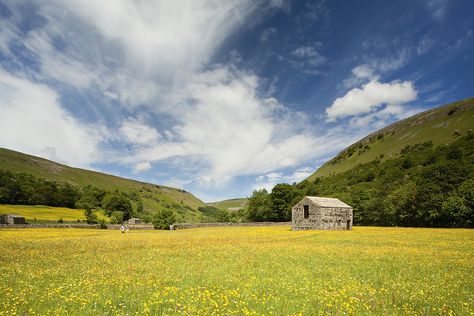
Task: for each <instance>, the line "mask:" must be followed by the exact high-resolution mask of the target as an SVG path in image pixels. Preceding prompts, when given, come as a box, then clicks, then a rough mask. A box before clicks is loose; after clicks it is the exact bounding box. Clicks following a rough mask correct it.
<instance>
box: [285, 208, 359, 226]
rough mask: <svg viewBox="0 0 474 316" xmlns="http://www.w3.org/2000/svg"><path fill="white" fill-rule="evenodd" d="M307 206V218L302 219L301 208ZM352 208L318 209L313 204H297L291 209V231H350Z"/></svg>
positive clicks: (302, 212)
mask: <svg viewBox="0 0 474 316" xmlns="http://www.w3.org/2000/svg"><path fill="white" fill-rule="evenodd" d="M304 205H309V218H307V219H305V218H304V211H303V206H304ZM352 223H353V219H352V208H342V207H341V208H339V207H319V206H317V205H315V204H314V203H307V202H305V201H303V203H301V202H300V203H298V204H297V205H295V206H294V207H293V209H292V229H293V230H310V229H320V230H351V229H352Z"/></svg>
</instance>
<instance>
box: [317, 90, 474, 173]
mask: <svg viewBox="0 0 474 316" xmlns="http://www.w3.org/2000/svg"><path fill="white" fill-rule="evenodd" d="M453 110H454V111H455V112H454V113H452V114H451V115H448V114H449V113H450V112H452V111H453ZM473 127H474V98H469V99H466V100H463V101H459V102H455V103H452V104H448V105H445V106H442V107H439V108H436V109H434V110H429V111H426V112H423V113H420V114H417V115H415V116H412V117H410V118H407V119H404V120H401V121H399V122H396V123H394V124H392V125H390V126H388V127H385V128H383V129H381V130H379V131H377V132H375V133H372V134H370V135H369V136H367V137H365V138H363V139H362V140H360V141H358V142H357V143H355V144H353V145H351V146H349V147H348V148H346V149H345V150H343V151H342V152H341V153H339V155H338V156H337V157H335V158H333V159H332V160H330V161H328V162H326V163H325V164H324V165H323V166H321V167H320V168H319V169H318V170H316V172H315V173H313V174H312V175H311V176H310V177H309V178H308V180H309V181H312V180H314V179H315V178H317V177H325V176H329V175H331V174H338V173H341V172H344V171H347V170H349V169H352V168H353V167H355V166H356V165H358V164H362V163H367V162H370V161H373V160H375V159H376V158H377V157H379V155H381V154H383V155H384V158H383V160H386V159H390V158H394V157H396V156H397V155H398V154H399V153H400V150H401V149H403V148H404V147H405V146H407V145H413V144H417V143H423V142H426V141H432V142H433V144H434V146H438V145H442V144H449V143H451V142H452V141H454V140H456V139H457V136H456V135H455V134H454V133H455V131H456V130H459V132H461V133H462V134H465V133H466V131H467V130H469V129H472V128H473ZM381 134H383V138H380V139H378V135H381ZM365 145H369V147H370V148H369V149H368V150H366V151H361V150H360V149H359V146H365ZM350 148H355V151H354V154H353V155H352V156H348V155H347V153H348V150H350ZM359 152H361V153H360V154H359ZM341 157H342V158H341ZM336 160H339V161H338V162H337V163H334V162H335V161H336Z"/></svg>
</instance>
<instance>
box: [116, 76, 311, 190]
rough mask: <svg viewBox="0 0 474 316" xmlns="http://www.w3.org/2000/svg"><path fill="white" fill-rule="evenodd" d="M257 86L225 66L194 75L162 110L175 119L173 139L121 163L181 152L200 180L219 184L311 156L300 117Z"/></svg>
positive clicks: (255, 81)
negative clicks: (168, 108) (262, 92)
mask: <svg viewBox="0 0 474 316" xmlns="http://www.w3.org/2000/svg"><path fill="white" fill-rule="evenodd" d="M258 86H259V81H258V78H257V77H256V76H255V75H253V74H250V73H245V72H240V71H237V70H234V69H232V68H229V67H219V68H215V69H213V70H210V71H207V72H204V73H200V74H197V75H196V76H195V77H194V78H193V79H192V80H191V82H190V83H189V85H188V86H187V88H186V89H184V90H183V92H182V94H180V95H176V96H175V97H176V100H175V104H176V106H175V107H173V108H172V109H170V110H169V111H168V112H167V114H168V115H169V116H170V117H173V119H174V120H175V122H176V123H175V126H174V127H173V133H174V134H175V135H174V138H175V139H174V140H172V141H170V140H163V141H161V142H159V143H158V144H157V145H156V146H152V147H147V148H140V149H139V150H137V151H136V152H135V154H134V155H133V156H131V157H128V158H126V159H125V160H124V162H125V163H132V164H133V163H136V162H140V161H159V160H165V159H167V158H169V157H176V156H181V157H185V158H186V161H187V162H188V164H190V165H196V166H199V169H200V170H197V172H198V174H197V177H198V178H199V179H200V180H201V181H202V182H203V183H218V182H222V181H224V182H225V181H226V180H229V179H231V178H232V177H234V176H237V175H248V174H258V173H263V172H269V171H271V170H275V169H278V168H282V167H287V166H293V165H295V164H298V163H300V162H301V161H302V160H305V159H308V157H311V156H312V155H314V154H315V150H314V143H315V139H314V137H312V135H311V133H310V131H309V129H308V130H306V129H305V118H304V117H303V116H302V115H301V114H297V113H292V112H290V111H288V110H287V109H286V108H285V107H284V106H283V105H281V104H280V103H278V102H277V100H275V99H273V98H263V97H260V96H259V95H258V93H257V91H258ZM295 119H296V120H298V121H299V123H298V124H294V121H293V120H295ZM306 127H308V126H306ZM190 161H192V163H189V162H190ZM201 168H202V169H201Z"/></svg>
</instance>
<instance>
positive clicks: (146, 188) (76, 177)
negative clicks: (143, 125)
mask: <svg viewBox="0 0 474 316" xmlns="http://www.w3.org/2000/svg"><path fill="white" fill-rule="evenodd" d="M1 170H4V171H9V172H12V173H15V174H29V175H32V176H34V177H36V178H41V179H46V180H48V181H57V182H61V183H68V184H71V185H73V186H75V187H84V186H87V185H92V186H94V187H97V188H99V189H102V190H105V191H109V192H111V191H115V190H118V191H121V192H125V193H127V194H134V195H138V196H139V197H140V198H141V201H142V203H143V208H144V210H145V211H148V212H150V213H156V212H157V211H159V210H162V209H165V208H167V209H173V210H174V211H175V213H176V215H177V220H179V221H199V220H200V219H201V217H202V214H201V213H200V212H198V211H197V208H198V207H200V206H204V205H205V204H204V203H203V202H202V201H201V200H199V199H198V198H196V197H195V196H193V195H192V194H191V193H189V192H186V191H184V190H180V189H175V188H170V187H165V186H161V185H155V184H150V183H145V182H140V181H135V180H130V179H125V178H121V177H117V176H113V175H109V174H104V173H100V172H95V171H90V170H84V169H79V168H72V167H68V166H65V165H62V164H59V163H55V162H52V161H49V160H47V159H43V158H39V157H35V156H31V155H27V154H23V153H20V152H16V151H12V150H8V149H5V148H0V171H1Z"/></svg>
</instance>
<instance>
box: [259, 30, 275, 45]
mask: <svg viewBox="0 0 474 316" xmlns="http://www.w3.org/2000/svg"><path fill="white" fill-rule="evenodd" d="M276 34H277V30H276V29H275V28H273V27H268V28H266V29H264V30H263V31H262V33H261V34H260V41H261V42H268V41H269V40H270V39H271V38H272V37H273V36H274V35H276Z"/></svg>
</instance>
